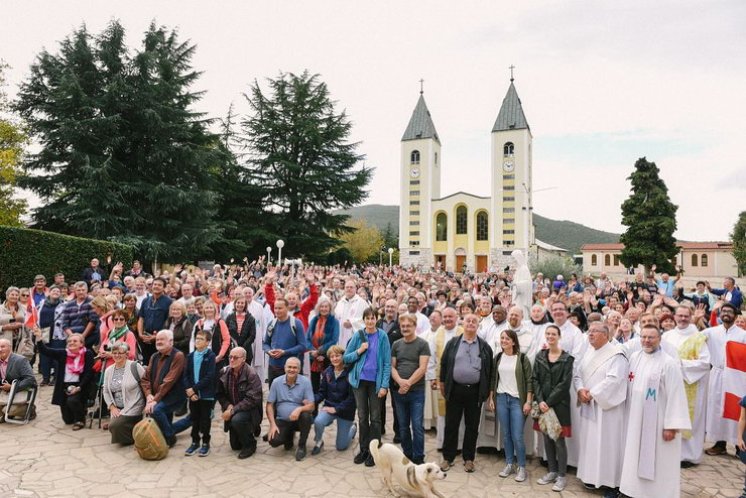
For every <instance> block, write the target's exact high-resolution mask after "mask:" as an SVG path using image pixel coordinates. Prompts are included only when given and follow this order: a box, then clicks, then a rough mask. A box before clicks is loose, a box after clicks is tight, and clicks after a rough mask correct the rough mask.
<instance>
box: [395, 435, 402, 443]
mask: <svg viewBox="0 0 746 498" xmlns="http://www.w3.org/2000/svg"><path fill="white" fill-rule="evenodd" d="M394 444H401V438H400V437H399V436H394Z"/></svg>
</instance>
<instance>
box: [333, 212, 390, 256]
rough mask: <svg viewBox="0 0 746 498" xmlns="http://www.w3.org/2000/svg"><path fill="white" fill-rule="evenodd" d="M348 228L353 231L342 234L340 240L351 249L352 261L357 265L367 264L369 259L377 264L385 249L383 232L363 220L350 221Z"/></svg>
mask: <svg viewBox="0 0 746 498" xmlns="http://www.w3.org/2000/svg"><path fill="white" fill-rule="evenodd" d="M346 226H347V227H349V228H351V229H352V231H346V232H344V233H342V234H341V235H340V236H339V238H340V240H341V241H342V242H343V243H344V247H346V248H347V249H349V251H350V254H352V259H353V260H354V261H355V262H356V263H365V262H367V261H368V260H369V259H371V260H375V262H376V263H377V262H378V258H379V253H380V252H381V249H382V247H383V236H382V235H381V231H380V230H378V228H376V227H374V226H372V225H369V224H368V223H367V222H366V221H365V220H361V219H355V220H350V221H348V222H347V224H346ZM387 257H388V253H387Z"/></svg>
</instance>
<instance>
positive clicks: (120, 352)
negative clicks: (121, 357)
mask: <svg viewBox="0 0 746 498" xmlns="http://www.w3.org/2000/svg"><path fill="white" fill-rule="evenodd" d="M111 354H127V353H125V352H124V351H112V352H111Z"/></svg>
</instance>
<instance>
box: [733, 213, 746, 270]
mask: <svg viewBox="0 0 746 498" xmlns="http://www.w3.org/2000/svg"><path fill="white" fill-rule="evenodd" d="M730 240H731V241H732V242H733V257H735V258H736V263H737V264H738V276H743V275H746V211H741V214H739V215H738V221H736V224H735V225H734V226H733V232H731V234H730Z"/></svg>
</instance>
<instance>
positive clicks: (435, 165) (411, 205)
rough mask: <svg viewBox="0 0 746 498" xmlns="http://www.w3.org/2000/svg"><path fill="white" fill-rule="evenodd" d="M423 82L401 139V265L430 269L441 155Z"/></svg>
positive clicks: (438, 192)
mask: <svg viewBox="0 0 746 498" xmlns="http://www.w3.org/2000/svg"><path fill="white" fill-rule="evenodd" d="M422 83H423V80H420V97H419V99H418V100H417V105H416V106H415V108H414V111H413V112H412V117H411V118H410V119H409V124H408V125H407V129H406V130H405V131H404V135H403V136H402V139H401V168H400V170H399V171H400V172H399V185H400V188H401V192H400V195H399V251H400V252H399V262H400V264H402V265H412V264H414V265H422V266H423V267H424V268H429V267H430V265H432V264H433V261H432V238H433V233H432V230H433V228H432V227H433V220H432V209H431V202H430V201H431V200H432V199H437V198H439V197H440V163H441V155H440V138H439V137H438V132H437V131H436V130H435V124H434V123H433V120H432V117H431V116H430V111H429V110H428V108H427V104H425V97H424V91H423V88H422Z"/></svg>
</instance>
